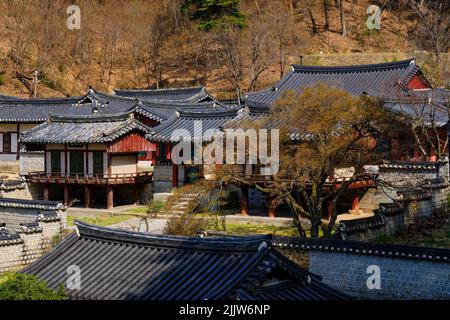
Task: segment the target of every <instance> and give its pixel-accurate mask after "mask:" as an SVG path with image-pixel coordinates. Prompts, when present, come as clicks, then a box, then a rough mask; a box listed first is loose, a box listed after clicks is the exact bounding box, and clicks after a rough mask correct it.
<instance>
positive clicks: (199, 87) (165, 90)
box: [113, 86, 205, 93]
mask: <svg viewBox="0 0 450 320" xmlns="http://www.w3.org/2000/svg"><path fill="white" fill-rule="evenodd" d="M194 89H197V90H203V89H205V86H193V87H173V88H159V89H151V88H148V89H113V91H114V92H116V93H117V92H130V93H141V92H142V93H146V92H168V91H177V90H194Z"/></svg>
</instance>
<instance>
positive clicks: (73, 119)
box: [20, 112, 150, 143]
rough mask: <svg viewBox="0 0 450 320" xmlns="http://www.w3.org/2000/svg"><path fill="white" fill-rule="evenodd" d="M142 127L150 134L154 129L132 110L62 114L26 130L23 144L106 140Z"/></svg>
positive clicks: (22, 140) (144, 131) (22, 137)
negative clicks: (115, 112) (93, 113)
mask: <svg viewBox="0 0 450 320" xmlns="http://www.w3.org/2000/svg"><path fill="white" fill-rule="evenodd" d="M132 130H139V131H141V132H142V133H143V134H146V133H149V132H150V128H149V127H148V126H146V125H144V124H143V123H141V122H139V121H138V120H135V119H134V118H133V117H132V114H131V113H129V112H128V113H121V114H115V115H109V116H106V115H91V116H70V117H61V116H56V115H51V116H50V118H49V120H48V121H47V122H45V123H42V124H40V125H38V126H36V127H34V128H33V129H31V130H28V131H26V132H23V133H22V135H21V137H20V141H21V142H23V143H105V142H111V141H114V140H116V139H117V138H119V137H121V136H123V135H124V134H126V133H128V132H130V131H132Z"/></svg>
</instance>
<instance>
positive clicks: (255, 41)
mask: <svg viewBox="0 0 450 320" xmlns="http://www.w3.org/2000/svg"><path fill="white" fill-rule="evenodd" d="M71 4H77V5H78V6H79V7H80V9H81V28H80V29H79V30H69V29H68V28H67V27H66V20H67V18H68V17H69V15H68V14H67V13H66V9H67V7H68V6H69V5H71ZM369 4H376V5H378V6H379V7H380V8H381V9H382V12H381V20H380V22H381V29H379V30H377V29H369V28H368V27H367V25H366V22H367V19H368V17H369V14H368V13H367V8H368V6H369ZM449 11H450V6H449V4H448V1H446V0H443V1H417V0H403V1H389V0H384V1H382V0H381V1H366V0H297V1H296V0H241V1H239V0H153V1H148V0H147V1H145V0H129V1H113V0H110V1H108V0H96V1H94V0H78V1H66V0H29V1H22V0H1V1H0V12H1V14H0V94H13V95H21V96H31V95H32V94H33V86H32V77H33V72H34V71H35V70H37V71H38V72H39V73H38V77H39V85H38V90H37V96H62V95H77V94H83V93H84V92H85V91H86V90H87V88H88V87H89V86H92V87H94V88H96V89H98V90H102V91H106V92H110V91H112V89H114V88H147V87H155V88H156V87H168V86H196V85H207V89H208V90H209V91H210V92H211V93H213V94H216V95H218V96H219V97H221V98H225V97H226V98H233V97H235V96H237V95H243V94H245V92H247V91H251V90H258V89H261V88H264V87H266V86H268V85H271V84H272V83H274V82H275V81H277V80H278V79H280V77H281V76H282V75H283V74H284V73H285V72H287V71H288V68H289V64H290V63H299V62H300V60H301V59H302V58H301V56H303V60H304V63H306V64H319V65H320V64H356V63H374V62H385V61H393V60H400V59H403V58H405V57H410V56H417V57H418V58H419V63H421V64H423V65H424V69H425V71H428V72H429V75H428V76H429V78H431V80H432V81H433V82H435V83H436V84H437V85H444V86H445V85H446V86H448V83H445V81H444V80H443V79H448V76H445V73H446V72H448V70H446V69H445V68H447V66H448V65H449V63H448V53H447V52H448V45H449V40H448V37H449V36H448V34H449V33H448V31H449V19H450V18H449ZM437 62H438V63H439V65H440V66H441V67H440V68H437V67H436V65H437ZM447 81H448V80H447Z"/></svg>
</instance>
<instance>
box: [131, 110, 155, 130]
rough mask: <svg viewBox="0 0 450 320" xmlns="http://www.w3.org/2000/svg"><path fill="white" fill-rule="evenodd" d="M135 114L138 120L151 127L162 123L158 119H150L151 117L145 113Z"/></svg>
mask: <svg viewBox="0 0 450 320" xmlns="http://www.w3.org/2000/svg"><path fill="white" fill-rule="evenodd" d="M133 115H134V118H135V119H136V120H138V121H140V122H142V123H143V124H145V125H146V126H149V127H155V126H157V125H158V124H160V123H159V122H158V121H156V120H153V119H150V118H147V117H146V116H143V115H141V114H139V113H134V114H133Z"/></svg>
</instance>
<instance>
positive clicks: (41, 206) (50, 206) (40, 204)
mask: <svg viewBox="0 0 450 320" xmlns="http://www.w3.org/2000/svg"><path fill="white" fill-rule="evenodd" d="M0 207H6V208H23V209H36V210H46V211H54V210H62V209H64V205H63V204H62V203H61V202H58V201H45V200H25V199H14V198H0Z"/></svg>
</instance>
